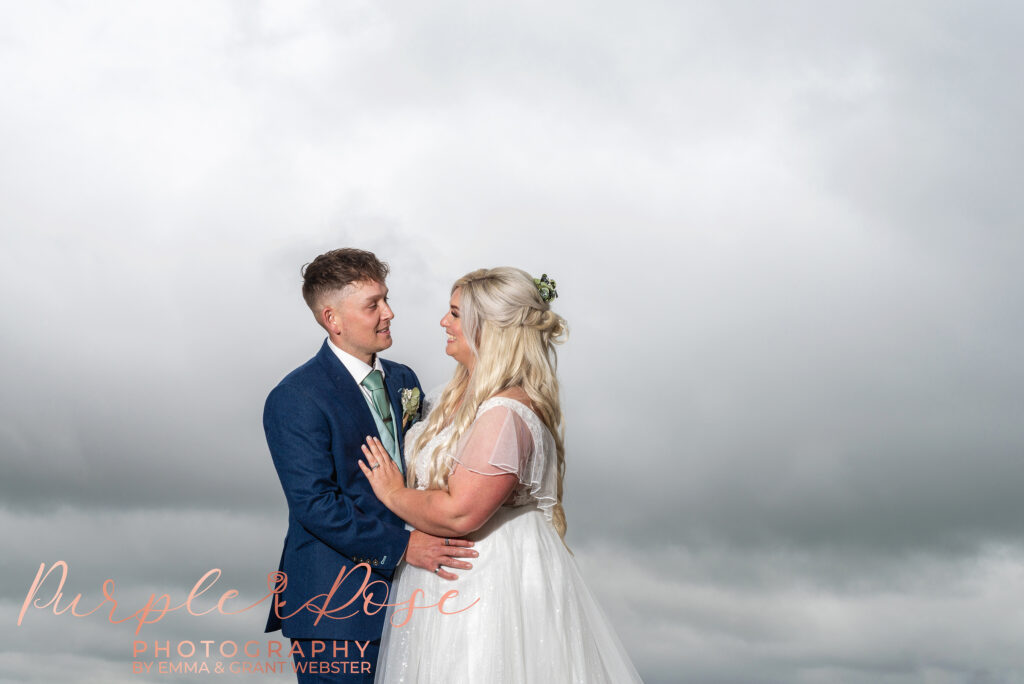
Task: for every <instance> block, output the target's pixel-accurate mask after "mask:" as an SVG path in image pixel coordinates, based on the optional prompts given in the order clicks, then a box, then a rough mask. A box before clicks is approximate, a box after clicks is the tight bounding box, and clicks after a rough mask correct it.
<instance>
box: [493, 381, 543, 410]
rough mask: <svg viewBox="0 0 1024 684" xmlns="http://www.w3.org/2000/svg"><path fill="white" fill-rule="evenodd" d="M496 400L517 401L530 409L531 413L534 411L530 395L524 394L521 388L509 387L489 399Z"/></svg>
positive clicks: (524, 391)
mask: <svg viewBox="0 0 1024 684" xmlns="http://www.w3.org/2000/svg"><path fill="white" fill-rule="evenodd" d="M496 398H500V399H512V400H513V401H518V402H519V403H520V404H522V405H523V406H525V407H526V408H528V409H530V410H531V411H533V410H534V408H533V402H532V401H530V395H528V394H527V393H526V390H524V389H523V388H522V387H509V388H508V389H506V390H502V391H500V392H498V393H497V394H495V395H493V396H492V397H491V399H496Z"/></svg>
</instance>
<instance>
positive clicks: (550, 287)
mask: <svg viewBox="0 0 1024 684" xmlns="http://www.w3.org/2000/svg"><path fill="white" fill-rule="evenodd" d="M533 284H534V285H536V286H537V291H538V292H540V298H541V299H543V300H544V301H545V302H547V303H549V304H550V303H551V300H552V299H555V298H557V297H558V290H556V289H555V281H554V280H549V279H548V274H547V273H544V274H541V277H540V278H534V279H533Z"/></svg>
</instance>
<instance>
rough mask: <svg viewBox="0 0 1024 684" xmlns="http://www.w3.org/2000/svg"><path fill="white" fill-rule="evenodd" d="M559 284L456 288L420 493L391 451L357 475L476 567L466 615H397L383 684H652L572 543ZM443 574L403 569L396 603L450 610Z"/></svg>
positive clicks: (376, 453) (502, 271)
mask: <svg viewBox="0 0 1024 684" xmlns="http://www.w3.org/2000/svg"><path fill="white" fill-rule="evenodd" d="M554 285H555V284H554V282H553V281H548V279H547V276H544V277H543V278H542V279H541V280H534V279H533V278H531V277H530V276H529V274H527V273H526V272H525V271H521V270H519V269H516V268H494V269H481V270H478V271H473V272H472V273H469V274H467V275H466V276H464V277H462V278H460V279H459V280H457V281H456V282H455V284H454V285H453V286H452V295H451V302H450V308H449V311H448V313H447V314H445V316H444V318H442V319H441V325H442V326H443V327H444V329H445V331H446V332H447V333H448V343H447V345H446V347H445V351H446V353H447V354H448V355H449V356H452V357H453V358H454V359H455V360H456V361H457V362H458V366H457V367H456V370H455V375H454V377H453V378H452V380H451V381H450V382H449V383H448V385H447V386H446V387H445V389H444V391H443V392H442V393H441V395H440V397H439V399H438V401H437V405H436V406H433V407H432V408H431V410H430V413H429V415H428V416H427V418H426V419H425V420H423V421H421V422H419V423H417V424H416V425H415V426H413V427H412V428H411V429H410V430H409V431H408V433H407V434H406V442H405V444H406V455H407V463H408V467H407V471H408V473H409V483H408V484H409V485H410V488H406V486H405V485H406V483H405V482H404V479H403V476H402V474H401V472H400V471H399V470H398V468H397V467H396V466H395V464H394V461H392V459H391V458H389V457H388V456H387V453H386V452H385V451H384V449H383V447H382V446H381V444H380V442H379V441H377V440H374V439H368V440H367V445H366V446H364V447H363V453H364V456H365V458H366V462H365V463H363V462H360V467H361V468H362V470H363V472H364V473H365V474H366V477H367V478H368V479H369V481H370V484H371V485H372V486H373V491H374V493H375V494H376V495H377V497H378V498H379V499H380V500H381V501H382V502H383V503H384V505H386V506H387V507H388V508H389V509H391V510H392V511H394V512H395V513H396V514H397V515H399V516H400V517H401V518H403V519H404V520H406V521H407V522H408V523H409V524H410V525H412V526H413V527H415V528H417V529H419V530H422V531H423V532H428V533H430V534H434V535H438V536H442V537H466V538H468V539H471V540H473V541H474V542H475V548H476V550H477V551H479V553H480V555H479V557H478V558H477V559H475V567H473V569H472V570H470V571H468V572H466V573H464V574H463V575H462V576H461V578H460V579H459V581H458V584H457V585H456V587H457V589H458V592H459V597H458V598H457V599H455V602H457V603H459V605H458V606H457V608H463V607H464V606H467V605H468V606H469V607H465V608H464V609H463V610H462V611H461V612H458V613H457V614H444V613H442V612H441V611H439V610H429V611H423V610H421V611H417V612H416V614H415V615H412V616H410V617H409V618H408V619H406V620H399V619H397V618H398V616H397V615H394V614H389V620H388V623H387V624H386V625H385V629H384V635H383V637H382V638H381V648H380V657H379V660H378V663H377V673H376V680H375V681H377V682H422V683H426V682H467V683H469V682H472V683H474V684H476V683H478V682H508V683H520V682H521V683H531V684H532V683H537V684H539V683H541V682H544V683H545V684H546V683H549V682H579V683H584V682H585V683H587V684H597V683H599V682H608V683H610V684H611V683H614V684H620V683H622V682H639V681H640V677H639V676H638V675H637V672H636V670H635V669H634V667H633V665H632V663H630V661H629V657H628V656H627V655H626V652H625V650H624V649H623V647H622V645H621V644H620V643H619V640H618V638H617V637H616V635H615V632H614V630H613V629H612V628H611V626H610V624H609V622H608V619H607V618H606V617H605V616H604V614H603V613H602V612H601V609H600V608H599V607H598V605H597V603H596V601H595V600H594V598H593V596H592V595H591V594H590V592H589V590H588V589H587V587H586V585H585V584H584V582H583V580H582V579H581V577H580V574H579V570H578V569H577V567H576V563H575V561H574V560H573V558H572V556H571V555H570V553H569V551H568V549H567V548H566V546H565V544H564V543H563V541H562V537H563V536H564V534H565V525H566V523H565V514H564V512H563V510H562V505H561V500H562V477H563V474H564V472H565V460H564V448H563V446H562V437H561V427H562V410H561V407H560V404H559V400H558V379H557V377H556V375H555V350H554V345H555V344H557V343H560V342H561V341H562V339H563V337H564V336H565V333H566V325H565V321H564V320H563V319H562V317H561V316H559V315H558V314H556V313H555V312H553V311H551V308H550V305H549V302H550V300H551V299H553V298H554V297H555V296H556V293H555V290H554ZM411 487H415V488H411ZM453 566H454V563H453ZM442 573H444V574H443V575H442ZM445 576H448V577H450V575H449V574H448V573H447V571H443V570H442V566H440V565H439V566H438V567H437V568H435V569H434V572H433V573H431V572H429V571H427V570H422V569H420V568H416V567H413V566H410V565H406V564H402V565H401V566H400V568H399V570H398V572H397V574H396V579H395V583H394V586H393V589H392V594H391V596H392V599H391V600H390V601H389V603H398V602H401V601H405V600H407V599H408V597H409V596H410V594H412V593H413V592H414V591H415V590H417V589H422V590H423V591H424V593H425V595H426V596H427V597H439V596H441V595H442V594H443V593H444V592H445V591H446V590H449V589H451V587H452V585H451V584H448V583H447V582H445V580H444V577H445ZM474 599H479V600H477V601H476V602H475V603H473V601H474ZM463 600H465V603H462V601H463ZM445 608H446V609H447V610H448V612H453V609H452V607H451V605H450V604H445ZM392 618H394V619H392ZM403 623H404V624H403ZM397 625H401V626H397Z"/></svg>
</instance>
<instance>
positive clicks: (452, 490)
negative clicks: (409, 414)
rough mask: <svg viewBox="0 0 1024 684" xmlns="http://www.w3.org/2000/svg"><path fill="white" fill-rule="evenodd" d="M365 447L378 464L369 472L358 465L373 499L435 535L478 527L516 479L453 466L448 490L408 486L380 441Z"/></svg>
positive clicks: (461, 533)
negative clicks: (368, 485) (374, 494)
mask: <svg viewBox="0 0 1024 684" xmlns="http://www.w3.org/2000/svg"><path fill="white" fill-rule="evenodd" d="M369 446H370V448H367V447H365V446H364V447H363V453H364V454H365V455H366V456H367V459H368V461H370V462H371V464H372V463H374V462H375V463H380V464H381V467H379V468H374V470H373V472H370V471H369V467H368V466H366V465H363V463H362V462H360V464H359V465H360V467H361V468H362V469H363V472H364V473H366V474H367V477H369V478H370V484H371V485H373V491H374V493H376V494H377V498H379V499H380V500H381V502H382V503H383V504H384V505H385V506H387V507H388V508H389V509H390V510H391V511H392V512H393V513H394V514H395V515H397V516H398V517H399V518H401V519H402V520H404V521H406V522H407V523H409V524H410V525H412V526H413V527H415V528H416V529H417V530H420V531H421V532H426V533H427V534H432V535H435V536H438V537H462V536H464V535H466V534H469V533H470V532H473V531H475V530H478V529H480V528H481V527H482V526H483V524H484V523H485V522H487V521H488V520H489V519H490V517H491V516H492V515H494V512H495V511H496V510H498V508H499V507H500V506H501V504H502V503H503V502H504V501H505V499H507V498H508V495H509V494H510V493H511V492H512V490H513V489H515V487H516V484H518V482H519V479H518V478H517V477H516V476H515V475H513V474H502V475H480V474H478V473H474V472H472V471H470V470H467V469H465V468H460V467H458V466H456V467H455V470H454V471H453V472H452V474H451V475H449V477H448V491H445V490H443V489H427V490H419V489H409V488H406V487H405V485H404V484H403V482H402V479H401V473H400V472H399V471H398V468H397V467H396V466H395V465H394V461H392V460H391V458H390V457H389V456H388V455H387V453H386V452H384V447H383V445H381V443H380V440H377V439H376V438H371V439H370V440H369ZM385 468H388V469H389V470H391V469H393V470H394V473H397V474H398V478H395V477H394V476H393V475H392V474H391V473H381V472H380V471H382V470H384V469H385ZM375 480H377V481H378V482H380V485H378V484H376V483H375ZM378 487H379V489H378Z"/></svg>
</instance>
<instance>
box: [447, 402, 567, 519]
mask: <svg viewBox="0 0 1024 684" xmlns="http://www.w3.org/2000/svg"><path fill="white" fill-rule="evenodd" d="M491 402H492V403H493V405H492V406H489V407H487V408H485V410H483V411H481V412H480V414H479V415H478V416H477V418H476V420H475V421H474V422H473V424H472V425H471V426H470V428H469V430H468V431H467V432H466V434H465V435H463V437H462V439H460V440H459V444H458V447H457V448H456V450H455V456H454V459H453V460H454V463H457V464H458V465H459V466H461V467H463V468H465V469H466V470H469V471H472V472H474V473H478V474H480V475H492V476H493V475H515V476H516V477H517V479H518V480H519V484H520V487H519V490H518V491H517V493H516V496H515V497H514V499H513V503H514V504H515V505H520V504H525V503H529V502H531V501H535V502H536V505H537V506H538V507H539V508H540V509H541V510H542V511H543V512H544V514H545V516H547V517H548V519H550V518H551V510H550V509H551V507H552V506H554V505H555V503H556V489H555V487H556V482H555V481H554V479H553V477H552V475H553V466H554V462H553V458H552V457H553V453H554V452H553V449H548V448H545V447H547V446H548V444H547V441H548V440H549V439H550V435H547V434H545V432H544V431H542V430H541V429H540V428H539V427H538V425H533V426H531V425H530V423H537V424H539V419H537V418H536V417H535V416H533V414H532V412H530V410H529V409H528V408H526V407H525V406H522V405H520V406H522V408H521V409H519V408H518V407H513V406H509V405H506V403H505V402H501V403H497V402H495V401H494V400H491ZM511 403H516V402H511ZM521 411H522V412H525V413H526V414H529V416H530V417H533V420H531V421H529V422H528V421H527V420H525V419H524V417H523V416H522V415H520V412H521ZM545 438H547V439H545ZM538 445H539V447H540V448H537V447H538ZM552 445H553V442H552ZM453 468H454V464H453Z"/></svg>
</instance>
